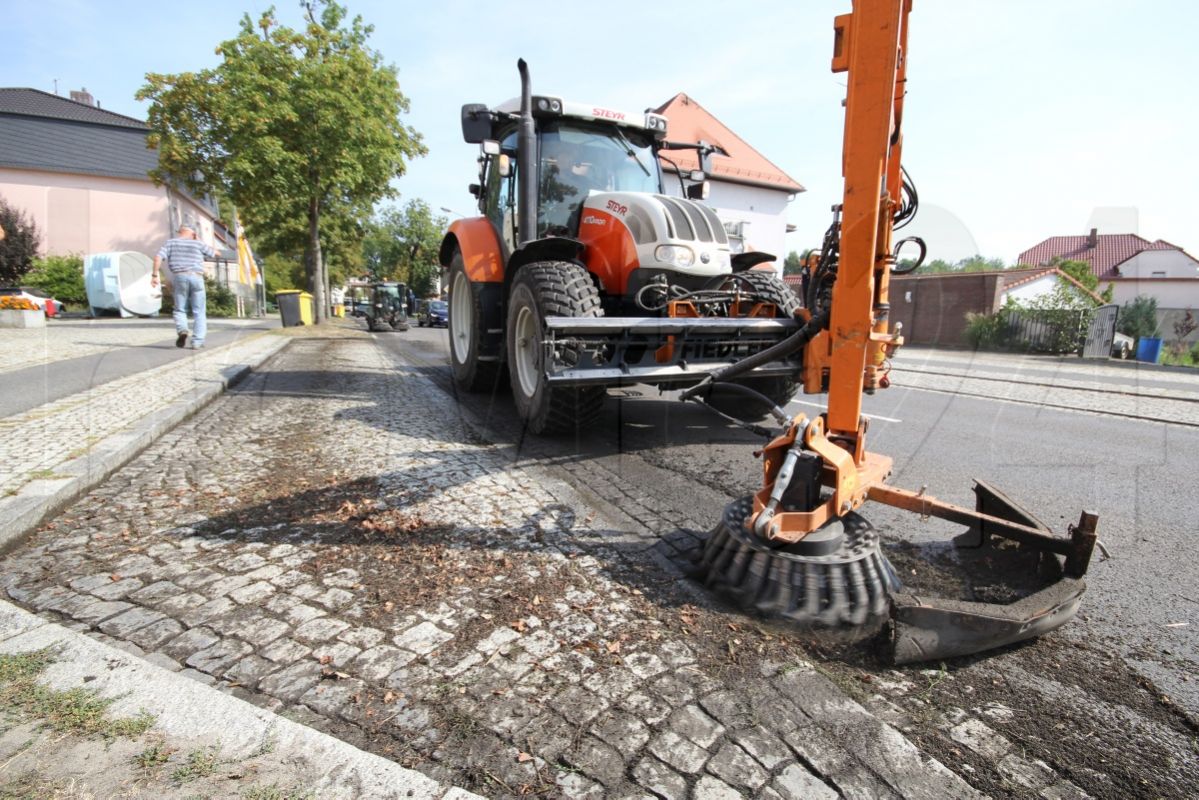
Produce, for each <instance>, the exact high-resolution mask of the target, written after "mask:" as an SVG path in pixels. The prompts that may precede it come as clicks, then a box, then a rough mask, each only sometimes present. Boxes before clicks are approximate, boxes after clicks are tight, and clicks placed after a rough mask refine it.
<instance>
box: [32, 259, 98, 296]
mask: <svg viewBox="0 0 1199 800" xmlns="http://www.w3.org/2000/svg"><path fill="white" fill-rule="evenodd" d="M24 284H25V285H26V286H34V287H37V288H38V289H41V290H42V291H44V292H46V293H48V294H49V295H50V296H51V297H53V298H54V299H55V300H58V301H59V302H61V303H64V304H68V305H72V306H86V305H87V290H86V288H85V287H84V285H83V257H82V256H78V255H69V256H46V257H45V258H38V259H34V261H33V269H31V270H30V271H29V273H28V274H27V275H26V276H25V280H24Z"/></svg>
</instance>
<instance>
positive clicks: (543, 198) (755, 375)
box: [440, 61, 802, 433]
mask: <svg viewBox="0 0 1199 800" xmlns="http://www.w3.org/2000/svg"><path fill="white" fill-rule="evenodd" d="M518 68H519V70H520V76H521V97H520V99H519V100H511V101H509V102H507V103H504V104H502V105H500V106H498V107H496V108H488V107H487V106H485V105H477V104H472V105H466V106H463V108H462V132H463V137H464V138H465V140H466V141H467V142H468V143H472V144H480V145H481V150H482V154H481V157H480V164H481V167H480V182H479V184H474V185H472V186H471V187H470V189H471V193H472V194H473V195H474V196H475V197H476V198H477V200H478V207H479V211H480V212H481V216H479V217H475V218H468V219H460V220H456V221H455V222H454V223H453V224H452V225H450V228H449V231H448V232H447V234H446V236H445V239H444V240H443V242H442V245H441V254H440V260H441V263H442V265H443V267H444V268H445V269H446V270H448V273H449V292H450V294H449V337H450V343H451V344H450V354H451V363H452V366H453V373H454V378H455V380H456V381H457V383H458V384H459V386H461V387H462V388H464V389H466V390H469V391H493V390H495V389H496V388H498V387H500V386H501V385H502V384H503V383H504V377H505V373H507V378H508V381H507V382H508V383H509V384H510V385H511V388H512V393H513V397H514V399H515V403H516V408H517V410H518V413H519V414H520V416H521V418H522V419H523V420H524V422H525V423H526V425H527V426H528V428H529V429H530V430H531V431H533V432H535V433H541V432H553V431H563V430H572V429H576V428H579V427H581V426H585V425H587V424H588V423H589V422H590V421H592V420H593V419H594V418H595V417H596V416H597V415H598V413H599V411H600V408H601V406H602V403H603V398H604V396H605V393H606V391H605V390H606V387H608V386H616V385H621V384H627V383H648V384H651V385H655V386H659V387H673V388H682V387H685V386H692V385H695V384H696V383H698V382H699V381H701V380H702V379H703V378H704V377H706V376H707V375H709V374H710V373H711V372H713V371H714V370H717V369H719V368H721V367H724V366H727V365H729V364H731V363H733V362H735V361H738V360H739V359H741V358H744V357H745V356H748V355H753V354H757V353H760V352H762V351H764V350H766V349H767V348H769V347H770V346H771V345H774V344H776V343H778V342H780V341H781V340H783V339H784V338H786V337H787V336H788V335H789V334H791V333H793V332H794V331H795V330H797V329H798V327H799V323H798V322H797V321H796V317H795V315H796V312H797V310H798V309H799V305H800V304H799V301H798V299H797V298H796V296H795V295H794V294H793V293H792V292H791V289H790V288H789V287H788V286H787V285H786V284H784V283H783V282H782V281H781V280H779V279H778V277H777V276H776V273H775V271H774V270H773V268H770V267H769V266H767V267H766V268H765V269H761V268H759V269H754V267H755V266H758V265H760V264H762V263H763V262H767V261H772V260H773V258H774V257H773V256H770V255H766V254H763V253H745V254H740V255H736V256H733V255H732V254H731V252H730V246H729V239H728V235H727V233H726V231H725V228H724V225H723V224H722V223H721V221H720V219H719V218H718V217H717V216H716V213H715V212H714V211H713V210H712V209H711V208H709V207H708V206H707V205H705V204H704V203H702V202H699V199H700V198H701V197H703V196H704V193H705V191H706V189H707V184H706V183H705V182H704V178H705V177H706V172H707V171H708V166H709V163H710V157H711V156H712V154H714V153H716V154H722V153H723V151H722V150H720V148H718V147H715V146H711V145H707V144H705V143H698V144H692V143H672V142H668V141H666V123H667V121H666V118H665V117H663V116H661V115H659V114H655V113H652V112H645V113H629V112H623V111H617V110H613V109H608V108H601V107H598V106H592V105H585V104H581V103H571V102H567V101H564V100H562V99H561V98H558V97H551V96H536V97H535V96H533V94H532V92H531V89H530V82H529V74H528V69H527V67H526V65H525V63H524V61H520V62H519V64H518ZM680 149H694V150H696V151H697V152H698V154H699V156H700V163H701V166H702V167H703V169H701V170H699V171H696V172H693V173H691V174H690V176H689V178H690V180H691V181H692V183H691V185H689V186H681V188H682V192H681V194H683V195H685V197H673V196H667V195H666V194H665V193H664V191H663V184H662V172H661V168H660V166H659V161H658V158H659V153H661V152H663V151H669V150H680ZM679 180H680V184H682V177H681V176H680V178H679ZM801 358H802V356H791V357H786V358H780V359H770V358H767V359H766V360H764V362H763V363H761V364H759V365H757V366H756V368H755V369H753V370H752V371H751V372H748V373H746V375H745V376H744V377H741V378H739V379H738V380H737V381H736V385H732V384H717V385H714V386H713V387H711V388H710V389H708V390H706V399H707V400H708V402H709V403H710V404H712V405H713V406H715V407H716V408H718V409H720V410H723V411H725V412H726V413H730V414H732V415H734V416H737V417H739V418H749V417H754V418H759V417H761V416H763V415H764V414H765V413H766V412H768V411H770V410H771V409H772V408H774V407H775V406H781V405H784V404H786V402H787V401H788V400H789V399H790V398H791V396H792V394H793V393H794V391H795V389H796V388H797V386H798V381H799V377H800V372H801V370H802V361H801ZM744 389H748V390H750V391H743V390H744Z"/></svg>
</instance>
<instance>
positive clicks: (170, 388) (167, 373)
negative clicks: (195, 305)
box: [0, 330, 277, 497]
mask: <svg viewBox="0 0 1199 800" xmlns="http://www.w3.org/2000/svg"><path fill="white" fill-rule="evenodd" d="M157 333H158V335H159V338H161V334H162V331H161V330H158V331H157ZM276 343H277V340H273V339H271V338H264V337H262V336H253V337H249V338H246V339H244V340H241V341H238V342H237V343H236V344H234V345H232V346H230V347H223V348H217V349H213V350H202V351H196V353H195V354H193V355H191V356H190V357H189V358H188V359H186V360H185V361H183V362H172V363H170V364H165V365H163V366H161V367H158V368H156V369H152V370H148V371H146V372H141V373H137V374H134V375H130V376H128V377H125V378H120V379H118V380H114V381H109V382H107V383H104V384H101V385H99V386H96V387H93V388H91V389H89V390H87V391H85V392H79V393H77V394H73V395H70V396H68V397H64V398H63V399H61V400H57V401H55V402H52V403H47V404H45V405H41V406H38V407H36V408H33V409H31V410H29V411H26V412H23V413H21V414H16V415H14V416H11V417H6V418H4V419H0V464H3V465H4V469H3V472H0V497H3V496H11V495H14V494H16V493H17V492H18V491H19V490H20V489H21V487H22V486H24V485H26V484H27V483H29V482H30V481H32V480H47V479H54V478H55V477H56V475H57V474H58V472H57V471H58V470H60V469H61V468H62V467H63V465H64V464H66V463H68V462H70V461H73V460H76V459H86V458H87V456H88V452H89V450H90V449H91V447H92V445H94V444H95V443H97V442H99V441H101V440H103V439H105V438H107V437H109V436H111V435H113V434H115V433H117V432H119V431H122V430H124V429H126V428H128V427H129V426H130V425H131V424H133V423H134V422H136V421H137V420H140V419H142V418H143V417H145V416H147V415H148V414H152V413H154V412H155V411H157V410H159V409H161V408H163V407H164V406H166V405H168V404H169V403H172V402H174V401H176V400H179V399H182V398H185V397H187V396H189V395H191V394H196V393H199V392H200V391H202V390H203V388H204V387H205V386H206V385H211V384H213V383H215V382H218V381H220V380H221V378H222V376H223V375H226V374H228V373H229V371H230V370H236V369H238V368H239V367H240V365H242V364H245V363H247V361H248V360H249V359H251V358H252V357H253V355H254V354H256V353H259V352H261V351H262V350H263V348H266V347H271V346H275V345H276ZM2 351H3V348H0V352H2Z"/></svg>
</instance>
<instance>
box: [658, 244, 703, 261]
mask: <svg viewBox="0 0 1199 800" xmlns="http://www.w3.org/2000/svg"><path fill="white" fill-rule="evenodd" d="M654 258H656V259H658V261H661V262H665V263H667V264H673V265H675V266H676V267H689V266H691V265H692V264H694V263H695V251H694V250H692V249H691V248H690V247H687V246H686V245H681V244H660V245H658V249H656V250H654Z"/></svg>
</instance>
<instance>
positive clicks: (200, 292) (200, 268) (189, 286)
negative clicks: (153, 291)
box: [150, 224, 216, 349]
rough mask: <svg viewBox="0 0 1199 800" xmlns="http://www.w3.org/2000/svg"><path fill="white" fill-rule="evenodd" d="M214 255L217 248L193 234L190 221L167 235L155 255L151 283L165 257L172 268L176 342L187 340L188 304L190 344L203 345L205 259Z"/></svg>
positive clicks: (204, 324) (205, 321)
mask: <svg viewBox="0 0 1199 800" xmlns="http://www.w3.org/2000/svg"><path fill="white" fill-rule="evenodd" d="M206 257H207V258H216V252H215V251H214V250H213V249H212V248H211V247H209V246H208V245H206V244H204V243H203V242H201V241H200V240H199V239H197V238H196V231H195V230H194V229H193V228H192V227H191V226H190V225H186V224H185V225H181V226H180V227H179V235H178V236H177V237H175V238H174V239H168V240H167V243H166V244H164V245H163V246H162V249H161V250H159V251H158V255H156V256H154V275H153V276H152V277H151V278H150V285H151V286H157V285H158V268H159V266H160V265H161V264H162V262H163V261H164V260H165V261H166V262H167V269H169V270H170V271H171V288H172V292H173V294H174V296H175V314H174V316H175V333H176V334H177V335H176V336H175V346H176V347H183V345H185V344H186V343H187V309H188V306H189V305H190V306H191V310H192V316H193V317H194V318H195V326H194V329H193V331H192V348H193V349H199V348H201V347H203V346H204V335H205V334H206V333H208V312H207V308H206V307H205V305H204V303H205V301H206V298H205V296H204V259H205V258H206Z"/></svg>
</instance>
